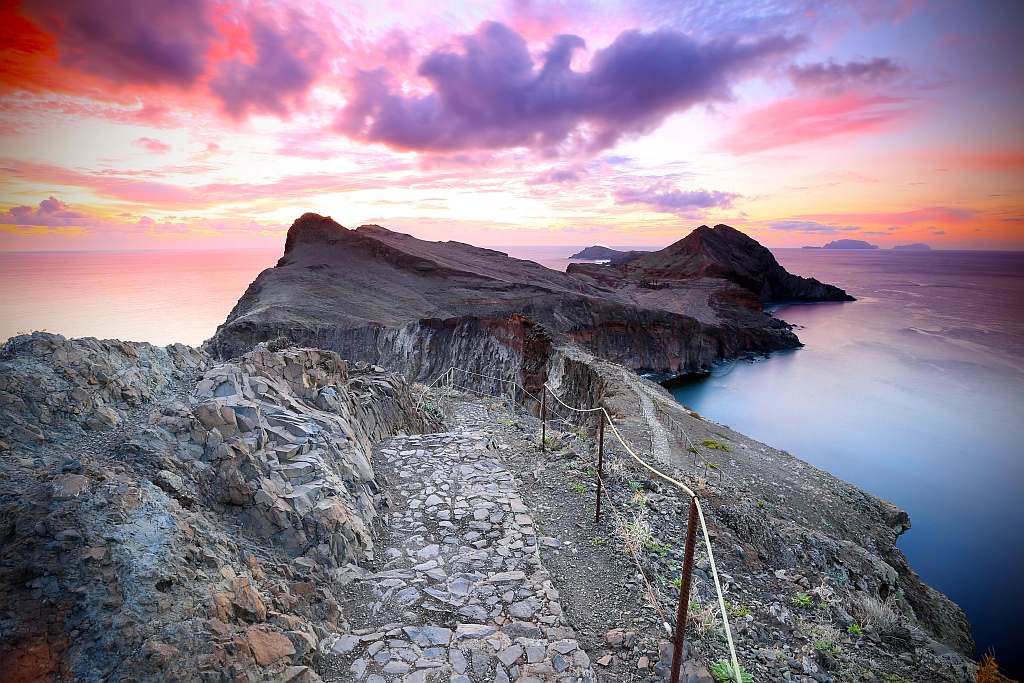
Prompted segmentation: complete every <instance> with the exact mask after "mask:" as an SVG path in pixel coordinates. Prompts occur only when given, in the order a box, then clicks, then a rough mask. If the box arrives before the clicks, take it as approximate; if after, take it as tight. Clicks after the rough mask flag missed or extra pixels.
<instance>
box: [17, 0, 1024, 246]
mask: <svg viewBox="0 0 1024 683" xmlns="http://www.w3.org/2000/svg"><path fill="white" fill-rule="evenodd" d="M809 3H810V4H808V3H802V4H800V5H799V6H800V7H802V8H803V10H806V11H797V10H795V9H793V8H794V7H796V6H794V5H792V4H790V3H781V2H779V3H775V2H769V3H767V4H764V3H759V4H757V5H756V6H754V5H752V4H751V5H747V4H744V3H742V2H738V1H735V0H721V1H720V2H717V3H705V4H703V5H701V6H700V7H691V8H686V9H680V8H675V7H672V6H669V5H665V4H663V3H661V2H659V0H643V1H642V2H639V3H630V4H628V5H627V4H624V3H618V2H593V3H590V2H581V3H560V2H538V1H533V2H529V1H526V0H508V2H505V3H495V4H493V5H491V6H482V5H477V4H470V3H464V2H461V1H452V2H447V3H444V4H442V6H438V7H435V6H432V7H431V8H429V9H428V8H423V7H420V6H418V5H413V4H402V5H394V6H393V7H392V8H391V10H389V11H388V12H384V11H383V10H381V9H379V8H377V7H376V6H372V5H365V6H364V5H356V4H349V3H345V4H342V3H331V2H320V1H318V0H317V1H308V0H303V1H294V2H288V3H284V4H277V3H270V2H264V1H263V0H256V1H254V2H245V3H242V2H237V1H236V0H190V1H189V2H172V1H171V0H135V1H133V2H129V0H111V2H108V3H104V4H102V5H101V6H95V7H87V6H84V5H80V4H79V3H71V2H68V0H41V1H39V2H33V3H22V4H20V5H19V4H18V3H13V4H12V3H8V4H5V5H4V7H3V9H2V10H0V25H2V26H4V28H3V29H2V34H3V36H4V39H5V43H4V44H5V47H4V52H3V70H2V74H3V78H2V80H0V88H2V89H3V94H2V98H3V105H4V106H3V108H2V109H0V140H2V141H3V148H2V152H0V182H2V188H3V189H2V195H0V250H3V251H23V250H68V249H75V250H100V249H153V248H173V249H179V248H225V247H230V248H239V247H261V248H262V247H266V248H271V247H280V246H283V241H284V233H285V231H286V230H287V228H288V226H289V225H290V224H291V222H292V221H293V220H294V219H295V218H297V217H298V216H299V215H301V214H302V213H304V212H306V211H315V212H317V213H321V214H324V215H331V216H333V217H334V218H335V219H336V220H338V221H339V222H340V223H342V224H343V225H346V226H350V227H354V226H358V225H362V224H368V223H377V224H380V225H383V226H384V227H387V228H389V229H391V230H396V231H400V232H407V233H410V234H413V235H415V236H416V237H420V238H422V239H429V240H447V239H456V240H459V241H465V242H470V243H473V244H477V245H480V246H494V245H502V244H504V245H529V244H549V245H556V244H557V245H566V246H577V245H583V244H594V243H597V242H601V243H606V244H629V245H647V246H652V247H654V246H665V245H667V244H669V243H671V242H673V241H675V240H677V239H679V238H681V237H683V236H685V235H686V234H688V233H689V232H690V230H692V229H693V228H694V227H696V226H698V225H701V224H708V225H714V224H717V223H726V224H728V225H732V226H734V227H737V228H739V229H741V230H743V231H745V232H746V233H748V234H749V235H751V236H752V237H754V238H755V239H757V240H759V241H760V242H762V243H763V244H765V245H767V246H771V247H780V248H781V247H801V246H805V245H813V246H821V245H823V244H824V243H826V242H829V241H832V240H835V239H842V238H854V239H863V240H867V241H869V242H872V243H876V244H879V245H880V246H882V247H883V248H887V247H891V246H894V245H898V244H908V243H914V242H925V243H928V244H930V245H931V246H932V248H936V249H951V248H953V249H1024V201H1022V189H1024V126H1022V125H1021V122H1020V119H1019V112H1020V111H1022V110H1024V106H1022V105H1024V88H1022V87H1021V86H1022V85H1024V84H1022V82H1021V74H1020V70H1019V64H1021V63H1024V54H1022V52H1024V50H1022V48H1021V47H1020V46H1021V44H1022V43H1021V41H1020V40H1019V37H1020V35H1021V32H1022V27H1024V10H1022V9H1021V8H1020V7H1019V6H1014V5H1012V4H1010V3H999V2H991V3H983V2H982V3H970V4H965V3H959V2H955V1H954V0H927V1H922V2H901V1H899V0H871V1H870V2H867V3H852V2H851V3H849V4H846V3H826V2H823V1H822V2H817V1H816V0H809ZM1013 65H1017V66H1016V67H1015V66H1013Z"/></svg>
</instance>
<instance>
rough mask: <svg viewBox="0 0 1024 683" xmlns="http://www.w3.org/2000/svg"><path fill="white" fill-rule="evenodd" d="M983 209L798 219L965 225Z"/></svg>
mask: <svg viewBox="0 0 1024 683" xmlns="http://www.w3.org/2000/svg"><path fill="white" fill-rule="evenodd" d="M980 214H981V211H980V210H978V209H968V208H961V207H955V206H929V207H923V208H920V209H913V210H911V211H891V212H878V213H840V214H807V215H803V216H797V217H796V218H798V219H807V220H825V221H829V222H850V223H864V224H869V225H871V224H874V225H891V226H893V227H896V228H898V227H903V226H910V225H918V224H921V223H942V224H944V225H964V224H967V223H971V222H973V221H976V220H978V219H979V217H980Z"/></svg>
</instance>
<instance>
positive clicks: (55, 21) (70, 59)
mask: <svg viewBox="0 0 1024 683" xmlns="http://www.w3.org/2000/svg"><path fill="white" fill-rule="evenodd" d="M23 11H24V12H25V14H26V15H27V16H28V17H29V18H30V19H32V20H33V21H35V22H36V23H37V24H38V25H39V26H40V27H41V28H42V29H43V30H44V31H46V32H47V33H49V34H50V35H52V36H54V37H55V39H56V43H57V52H58V54H59V58H60V62H61V63H62V64H63V65H64V66H66V67H68V68H72V69H76V70H79V71H82V72H85V73H89V74H92V75H95V76H99V77H100V78H103V79H106V80H109V81H112V82H114V83H116V84H118V85H129V84H131V85H154V86H161V85H172V86H177V87H180V88H187V87H189V86H191V85H193V84H194V83H195V82H196V81H197V80H198V79H199V77H200V76H201V75H202V74H203V73H204V71H205V69H206V63H205V55H206V52H207V50H208V49H209V47H210V44H211V42H212V41H213V40H214V38H215V37H216V35H217V34H216V32H215V31H214V29H213V27H212V26H211V24H210V22H209V19H208V14H207V3H206V2H205V1H204V0H92V1H91V2H81V1H80V0H33V1H32V2H26V3H24V4H23Z"/></svg>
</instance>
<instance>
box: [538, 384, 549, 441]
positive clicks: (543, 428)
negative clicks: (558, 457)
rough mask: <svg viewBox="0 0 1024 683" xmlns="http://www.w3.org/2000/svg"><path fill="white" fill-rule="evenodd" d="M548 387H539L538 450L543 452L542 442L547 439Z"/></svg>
mask: <svg viewBox="0 0 1024 683" xmlns="http://www.w3.org/2000/svg"><path fill="white" fill-rule="evenodd" d="M547 419H548V388H547V387H546V386H541V388H540V450H541V452H542V453H543V452H544V442H545V441H546V440H547V433H548V422H547Z"/></svg>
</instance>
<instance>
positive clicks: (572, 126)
mask: <svg viewBox="0 0 1024 683" xmlns="http://www.w3.org/2000/svg"><path fill="white" fill-rule="evenodd" d="M458 41H459V44H460V47H461V51H456V50H454V49H451V48H439V49H437V50H434V51H433V52H431V53H430V54H429V55H427V57H426V58H425V59H424V60H423V61H422V62H421V63H420V66H419V71H418V74H419V75H420V76H421V77H423V78H425V79H426V80H427V81H429V82H430V85H431V91H430V92H429V93H427V94H424V95H419V94H406V93H405V92H404V91H403V89H402V85H401V83H399V82H398V80H397V79H396V78H395V77H394V76H393V75H392V74H391V73H390V72H389V71H388V70H386V69H384V68H381V69H377V70H375V71H363V70H359V71H357V72H356V74H355V75H354V77H353V81H352V86H353V93H352V96H351V97H350V99H349V102H348V104H347V105H346V107H345V108H344V110H343V111H342V113H341V116H340V117H339V119H338V121H337V124H336V127H337V130H338V131H339V132H342V133H344V134H346V135H348V136H350V137H352V138H354V139H357V140H360V141H363V142H381V143H384V144H386V145H388V146H389V147H392V148H394V149H398V150H415V151H420V152H452V151H465V150H473V149H510V148H516V147H529V148H533V149H537V150H541V151H543V152H544V153H547V154H551V155H555V154H558V153H559V152H561V151H564V150H565V148H566V147H567V146H568V147H575V148H579V149H584V150H587V151H590V152H596V151H600V150H603V149H607V148H609V147H611V146H613V145H614V144H615V143H616V142H618V140H619V139H621V138H622V137H623V136H625V135H630V134H645V133H649V132H651V131H653V130H654V129H655V128H657V127H658V126H659V125H661V123H662V121H664V119H665V118H666V117H668V116H669V115H671V114H673V113H675V112H680V111H684V110H686V109H689V108H690V107H693V106H695V105H697V104H701V103H708V102H715V101H727V100H729V99H731V97H732V84H733V83H734V82H735V81H737V80H739V79H740V78H742V77H743V76H744V75H747V74H749V73H751V72H755V71H758V70H760V69H763V68H765V67H766V66H767V64H769V63H770V62H772V61H773V60H775V59H777V58H779V57H781V56H784V55H787V54H790V53H792V52H793V51H795V50H796V49H798V48H799V47H801V46H802V44H803V42H802V40H799V39H788V38H785V37H783V36H781V35H775V36H769V37H766V38H762V39H759V40H754V41H746V42H743V41H740V40H738V39H736V38H735V37H725V38H718V39H715V40H711V41H708V42H704V43H700V42H697V41H695V40H693V39H691V38H689V37H687V36H685V35H683V34H681V33H678V32H674V31H658V32H654V33H648V34H644V33H641V32H639V31H625V32H623V33H621V34H620V35H619V36H618V38H616V39H615V41H614V42H613V43H612V44H611V45H609V46H608V47H606V48H604V49H602V50H598V51H597V52H595V53H594V56H593V59H592V60H591V65H590V69H589V70H588V71H576V70H574V69H573V68H572V66H571V62H572V59H573V54H574V53H575V52H576V51H577V50H580V49H583V48H584V47H585V44H584V41H583V39H582V38H580V37H579V36H574V35H567V34H562V35H558V36H555V37H554V38H553V39H552V40H551V43H550V45H549V47H548V50H547V51H546V52H545V53H544V55H543V58H542V60H541V61H540V62H539V63H535V62H534V58H533V56H532V55H531V53H530V51H529V49H528V46H527V43H526V40H525V39H524V38H523V36H521V35H520V34H518V33H516V32H515V31H513V30H512V29H510V28H509V27H507V26H505V25H503V24H499V23H496V22H485V23H483V24H481V25H480V27H479V28H478V30H477V31H476V33H474V34H472V35H467V36H461V37H460V38H459V39H458Z"/></svg>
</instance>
